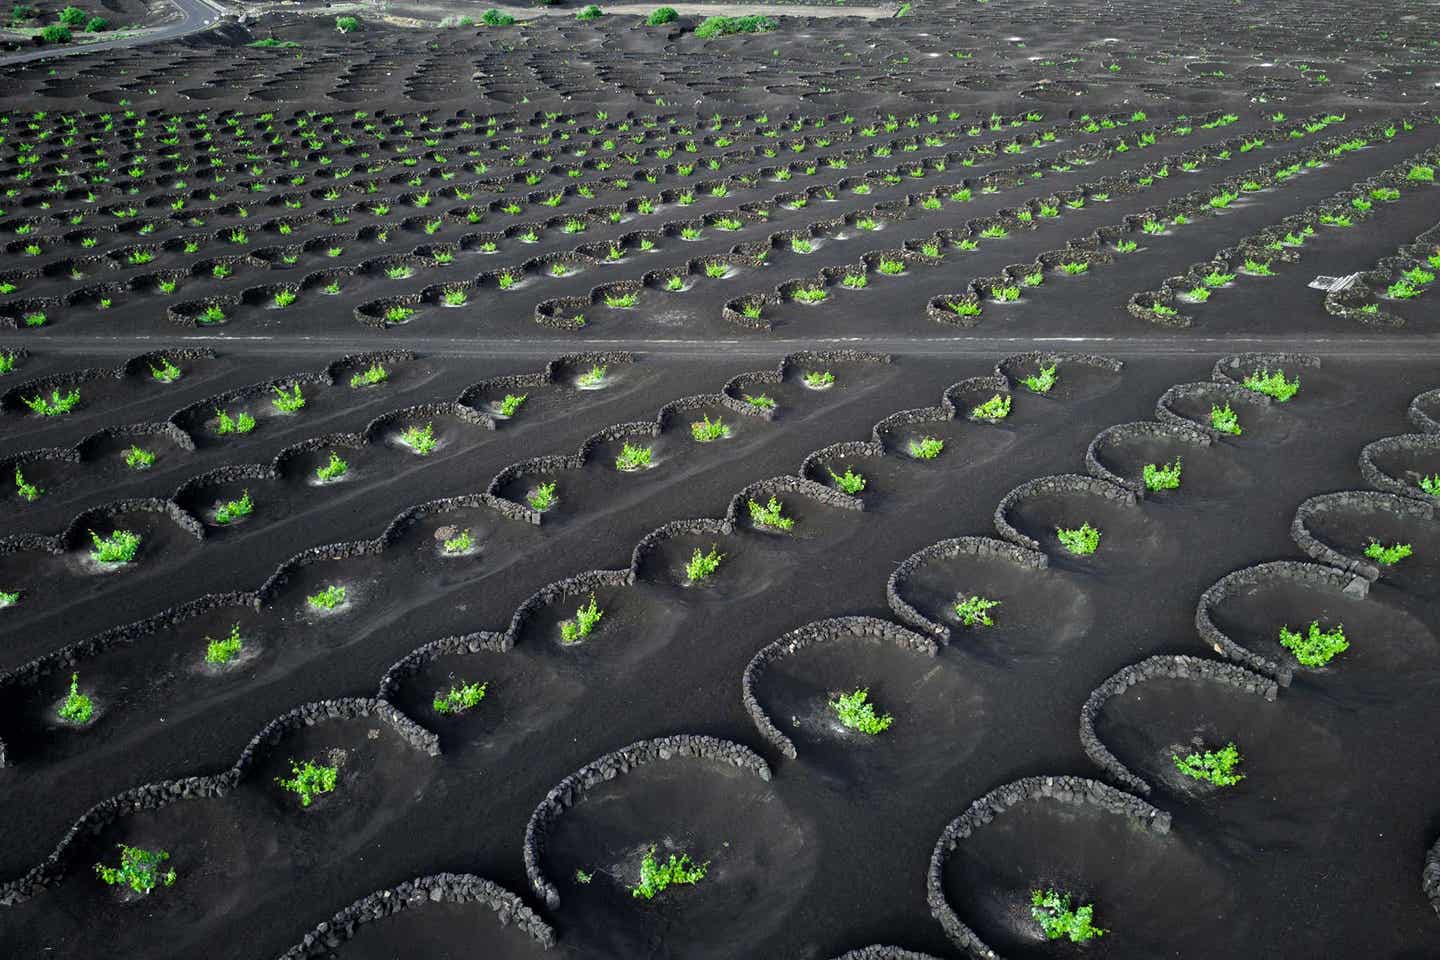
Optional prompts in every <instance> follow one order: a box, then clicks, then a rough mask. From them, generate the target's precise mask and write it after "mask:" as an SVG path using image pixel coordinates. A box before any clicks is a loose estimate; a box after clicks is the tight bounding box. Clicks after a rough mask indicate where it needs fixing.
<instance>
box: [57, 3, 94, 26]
mask: <svg viewBox="0 0 1440 960" xmlns="http://www.w3.org/2000/svg"><path fill="white" fill-rule="evenodd" d="M89 19H90V14H88V13H86V12H85V11H84V10H81V9H80V8H79V7H66V8H65V9H64V10H61V11H60V22H61V23H63V24H65V26H67V27H80V26H84V24H85V21H86V20H89Z"/></svg>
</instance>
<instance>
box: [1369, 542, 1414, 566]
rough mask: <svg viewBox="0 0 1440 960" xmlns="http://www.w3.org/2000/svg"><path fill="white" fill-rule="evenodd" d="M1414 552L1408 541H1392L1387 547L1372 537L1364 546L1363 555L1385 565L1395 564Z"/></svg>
mask: <svg viewBox="0 0 1440 960" xmlns="http://www.w3.org/2000/svg"><path fill="white" fill-rule="evenodd" d="M1414 552H1415V551H1414V550H1412V549H1411V548H1410V544H1408V543H1393V544H1391V545H1390V546H1388V547H1387V546H1385V545H1383V544H1382V543H1380V541H1378V540H1376V539H1374V538H1373V537H1372V538H1371V539H1370V542H1369V543H1368V544H1367V545H1366V547H1365V556H1367V557H1369V558H1370V559H1371V560H1374V561H1375V562H1376V563H1379V564H1382V565H1384V566H1387V567H1393V566H1395V564H1397V563H1399V562H1400V561H1401V560H1404V559H1405V558H1406V557H1408V556H1410V555H1411V554H1413V553H1414Z"/></svg>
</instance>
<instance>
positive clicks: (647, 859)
mask: <svg viewBox="0 0 1440 960" xmlns="http://www.w3.org/2000/svg"><path fill="white" fill-rule="evenodd" d="M709 866H710V864H709V862H708V861H707V862H705V863H695V862H694V861H693V860H691V859H690V855H689V854H688V853H685V854H681V855H680V856H678V857H677V856H676V855H675V854H673V853H672V854H670V859H669V860H667V861H665V863H663V864H662V863H660V862H659V861H658V860H656V859H655V848H654V847H651V848H650V850H649V851H648V852H647V853H646V854H645V856H644V858H643V859H642V860H641V861H640V882H639V883H638V884H636V885H635V886H633V887H631V888H630V895H631V896H633V897H639V898H641V899H644V900H653V899H655V895H656V894H658V893H661V892H662V891H664V890H665V889H666V888H667V887H670V886H672V885H675V884H686V885H690V886H693V885H694V884H697V883H699V882H700V881H701V880H704V879H705V871H706V869H707V868H708V867H709ZM577 876H578V873H577Z"/></svg>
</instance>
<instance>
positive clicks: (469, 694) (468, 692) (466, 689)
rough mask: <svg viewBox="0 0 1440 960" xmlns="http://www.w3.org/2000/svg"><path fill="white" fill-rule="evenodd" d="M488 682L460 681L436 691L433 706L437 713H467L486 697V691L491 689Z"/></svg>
mask: <svg viewBox="0 0 1440 960" xmlns="http://www.w3.org/2000/svg"><path fill="white" fill-rule="evenodd" d="M489 688H490V684H488V683H464V682H462V683H460V684H459V685H456V686H452V687H451V688H450V689H449V690H445V691H443V692H441V691H436V693H435V698H434V700H432V701H431V706H432V707H434V708H435V712H436V713H440V714H445V715H446V716H454V715H455V714H458V713H465V712H467V711H469V710H472V709H474V708H475V707H476V706H477V705H478V704H479V703H480V701H481V700H484V699H485V693H486V691H487V690H489Z"/></svg>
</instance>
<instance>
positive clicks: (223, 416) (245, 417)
mask: <svg viewBox="0 0 1440 960" xmlns="http://www.w3.org/2000/svg"><path fill="white" fill-rule="evenodd" d="M254 429H255V418H254V417H252V416H251V415H250V414H248V413H245V412H244V411H241V413H240V415H239V416H238V417H231V416H230V414H229V413H227V412H226V411H224V410H219V409H217V410H216V411H215V432H216V433H218V434H220V435H221V436H225V435H227V434H231V433H249V432H250V431H251V430H254Z"/></svg>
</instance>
